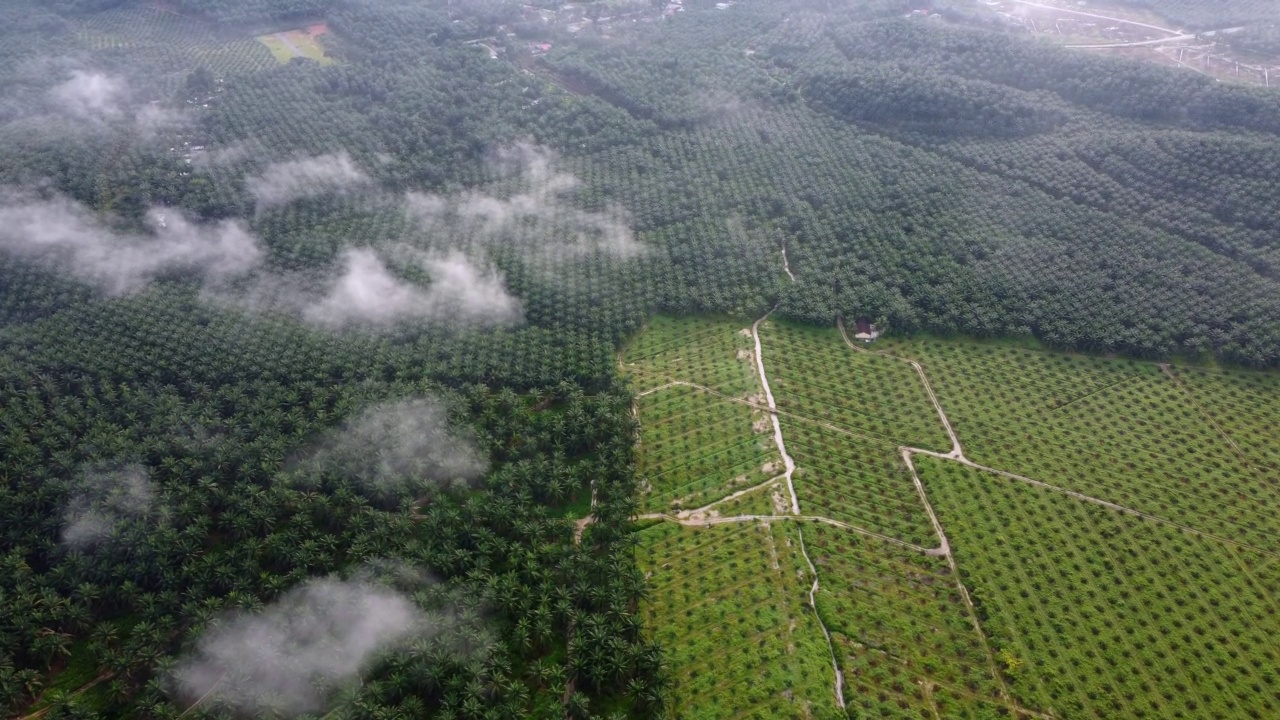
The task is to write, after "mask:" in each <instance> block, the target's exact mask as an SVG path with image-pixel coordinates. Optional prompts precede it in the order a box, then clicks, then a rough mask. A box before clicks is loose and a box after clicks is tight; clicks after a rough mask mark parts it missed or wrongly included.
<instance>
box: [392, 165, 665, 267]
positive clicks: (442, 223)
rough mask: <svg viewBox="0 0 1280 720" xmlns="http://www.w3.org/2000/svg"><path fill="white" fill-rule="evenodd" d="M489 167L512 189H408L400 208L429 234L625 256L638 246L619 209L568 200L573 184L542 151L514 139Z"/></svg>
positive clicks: (541, 251)
mask: <svg viewBox="0 0 1280 720" xmlns="http://www.w3.org/2000/svg"><path fill="white" fill-rule="evenodd" d="M495 166H496V169H497V170H498V172H499V173H500V174H501V175H503V176H504V177H505V178H507V181H508V182H509V183H510V184H512V185H513V186H514V188H515V189H514V191H512V192H510V193H509V194H505V195H499V194H494V193H485V192H480V191H474V190H473V191H468V192H464V193H459V194H456V195H451V196H441V195H431V194H424V193H409V194H408V195H407V196H406V198H405V211H406V213H407V214H408V216H409V218H410V219H411V220H413V221H415V222H416V223H418V224H419V225H420V226H421V227H422V228H423V229H424V230H426V231H427V232H428V233H429V234H431V235H435V236H439V237H444V238H456V239H457V240H458V241H466V242H474V243H479V244H481V245H482V246H490V245H502V246H504V247H515V248H517V249H518V250H520V251H522V252H524V253H526V254H538V255H549V256H551V257H565V256H570V257H572V256H575V255H582V254H587V253H592V252H605V253H608V254H610V255H614V256H617V257H621V258H630V257H635V256H637V255H640V254H641V253H643V252H644V246H643V245H641V244H640V243H639V242H638V241H637V240H636V238H635V234H634V233H633V232H632V230H631V227H630V224H629V220H628V217H627V214H626V212H625V210H623V209H622V208H620V207H616V206H615V207H611V208H609V211H608V212H595V211H590V210H583V209H581V208H578V207H575V206H574V205H573V204H572V203H571V202H570V198H569V197H568V196H569V194H570V193H572V192H573V191H574V190H575V189H576V188H577V187H579V185H580V184H581V183H580V182H579V180H578V179H577V178H576V177H574V176H573V175H570V174H568V173H566V172H563V171H561V170H559V169H557V167H556V158H555V155H554V154H553V153H552V152H551V151H550V150H549V149H547V148H543V147H540V146H537V145H533V144H530V143H522V144H519V145H516V146H514V147H511V148H508V149H505V150H503V151H501V152H499V153H498V154H497V156H496V160H495Z"/></svg>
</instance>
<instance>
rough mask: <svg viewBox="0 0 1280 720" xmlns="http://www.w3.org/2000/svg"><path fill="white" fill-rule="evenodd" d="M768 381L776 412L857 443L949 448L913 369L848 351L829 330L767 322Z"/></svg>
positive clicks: (763, 333)
mask: <svg viewBox="0 0 1280 720" xmlns="http://www.w3.org/2000/svg"><path fill="white" fill-rule="evenodd" d="M760 341H761V342H762V343H764V344H765V345H766V347H767V350H766V357H767V360H768V371H769V382H770V384H772V385H773V386H774V394H775V395H777V398H778V409H779V411H781V412H784V413H787V414H794V415H799V416H802V417H805V418H811V419H813V420H818V421H821V422H825V423H829V424H831V425H834V426H836V427H838V428H840V429H842V430H847V431H849V432H853V433H856V434H858V435H859V436H862V437H863V438H864V442H876V441H878V442H881V443H885V444H888V445H890V446H893V447H896V446H898V445H911V446H914V447H920V448H925V449H927V450H937V451H939V452H946V451H947V450H950V449H951V443H950V441H949V440H948V438H947V434H946V431H945V430H944V429H943V427H942V424H941V423H940V422H938V416H937V414H935V413H934V411H933V406H932V405H930V404H929V396H928V394H927V393H926V392H925V390H924V387H923V386H922V385H921V384H920V379H919V378H918V377H917V376H916V372H915V370H913V369H912V368H911V366H910V365H908V364H907V363H904V362H901V361H898V360H894V359H892V358H886V357H881V356H879V355H873V354H870V353H853V352H850V351H849V348H848V347H847V346H846V345H845V344H844V340H843V339H842V338H841V337H840V333H839V331H837V330H836V329H834V328H814V327H810V326H805V325H796V324H793V323H785V322H769V323H766V324H765V325H764V326H763V327H762V329H761V333H760Z"/></svg>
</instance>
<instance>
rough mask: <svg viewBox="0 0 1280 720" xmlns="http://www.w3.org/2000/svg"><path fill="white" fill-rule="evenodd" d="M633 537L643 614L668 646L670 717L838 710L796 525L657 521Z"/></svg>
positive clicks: (757, 715)
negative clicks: (645, 586) (644, 588)
mask: <svg viewBox="0 0 1280 720" xmlns="http://www.w3.org/2000/svg"><path fill="white" fill-rule="evenodd" d="M639 540H640V541H639V545H638V548H637V555H638V558H639V561H640V567H641V569H642V570H643V571H644V572H645V573H646V574H647V576H648V578H649V585H650V592H649V597H648V599H647V600H646V601H645V603H644V604H643V606H642V612H643V614H644V617H645V621H646V622H647V623H648V625H649V627H650V628H651V631H652V632H653V634H654V638H655V639H656V640H658V641H659V642H661V643H662V644H663V646H664V647H665V648H667V650H668V660H669V663H670V674H671V676H672V679H673V683H674V688H673V692H672V694H671V705H672V716H673V717H676V718H708V719H710V718H717V719H718V718H737V717H751V718H811V717H812V718H824V717H825V718H831V717H838V716H839V711H838V708H837V706H836V702H835V696H834V691H833V681H834V677H833V674H832V671H831V665H830V661H829V659H828V658H829V655H828V653H827V647H826V641H825V640H824V639H823V636H822V631H821V629H820V628H819V626H818V622H817V618H816V616H815V615H814V613H813V611H812V610H811V609H809V608H808V606H807V597H806V594H807V592H808V588H809V584H810V583H811V582H812V578H811V576H810V575H809V572H808V568H807V567H806V565H805V562H804V558H803V557H802V556H801V555H800V549H799V544H798V542H797V541H796V540H795V527H794V525H792V524H790V523H773V524H763V523H742V524H732V525H721V526H716V527H711V528H705V529H704V528H697V529H694V528H687V527H682V526H679V525H676V524H674V523H663V524H660V525H655V526H652V527H649V528H647V529H645V530H643V531H641V532H640V533H639Z"/></svg>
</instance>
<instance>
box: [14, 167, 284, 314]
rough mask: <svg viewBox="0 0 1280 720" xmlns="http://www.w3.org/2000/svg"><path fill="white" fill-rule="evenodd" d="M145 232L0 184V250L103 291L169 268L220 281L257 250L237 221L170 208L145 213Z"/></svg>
mask: <svg viewBox="0 0 1280 720" xmlns="http://www.w3.org/2000/svg"><path fill="white" fill-rule="evenodd" d="M146 221H147V225H148V227H149V229H150V231H151V233H150V234H149V235H144V234H130V233H124V232H119V231H117V230H115V229H113V228H110V227H108V226H106V225H105V224H104V223H103V222H102V220H101V219H100V218H99V217H98V216H97V215H96V214H94V213H92V212H90V211H89V210H88V209H87V208H85V207H84V206H83V205H80V204H79V203H76V202H74V201H72V200H70V199H67V198H65V197H62V196H53V197H50V198H38V197H35V196H32V195H30V194H25V193H20V192H17V191H0V251H4V252H7V253H9V254H11V255H13V256H16V257H18V258H21V259H24V260H28V261H32V262H36V263H38V264H41V265H44V266H46V267H49V268H52V269H56V270H60V271H63V272H65V273H68V274H70V275H73V276H75V277H76V278H78V279H80V280H82V281H85V282H87V283H90V284H92V285H95V286H97V287H98V288H100V289H101V290H103V291H104V292H105V293H107V294H108V295H112V296H118V295H124V294H128V293H133V292H138V291H139V290H142V289H144V288H145V287H146V286H147V285H148V284H149V283H151V282H152V281H154V280H155V279H156V278H157V277H159V276H161V275H164V274H166V273H171V272H195V273H198V274H200V275H202V276H203V278H204V280H205V282H208V283H214V284H220V283H224V282H226V281H228V280H229V279H231V278H234V277H236V276H239V275H243V274H245V273H248V272H250V271H252V270H253V269H255V268H256V267H258V266H259V265H260V264H261V263H262V261H263V259H264V257H265V253H264V250H263V248H262V246H261V244H260V242H259V241H258V239H257V238H256V237H255V236H254V235H253V234H251V233H250V232H249V231H248V229H247V228H246V227H245V226H244V224H243V223H241V222H239V221H236V220H224V221H222V222H218V223H215V224H209V225H204V224H199V223H194V222H192V221H190V220H188V219H187V218H186V217H185V216H184V215H183V214H182V213H180V212H177V211H174V210H165V209H159V208H156V209H152V210H151V211H150V212H149V213H148V214H147V218H146Z"/></svg>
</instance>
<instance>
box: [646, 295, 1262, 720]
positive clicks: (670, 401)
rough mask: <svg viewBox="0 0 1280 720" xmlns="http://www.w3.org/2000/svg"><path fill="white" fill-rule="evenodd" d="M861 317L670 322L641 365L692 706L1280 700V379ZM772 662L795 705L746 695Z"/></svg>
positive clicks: (1072, 709)
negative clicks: (849, 331)
mask: <svg viewBox="0 0 1280 720" xmlns="http://www.w3.org/2000/svg"><path fill="white" fill-rule="evenodd" d="M841 333H842V330H840V329H828V330H820V329H815V328H806V327H801V326H793V325H790V324H788V323H785V322H780V321H774V320H769V319H767V318H766V319H762V321H757V322H756V323H754V324H751V325H749V326H748V325H747V324H746V323H744V322H743V321H740V320H739V321H731V320H709V319H681V320H673V319H671V318H662V317H659V318H654V319H653V320H652V321H651V322H650V323H649V325H648V327H647V329H646V330H645V331H643V332H642V333H641V334H640V335H639V336H638V337H637V338H636V339H635V340H633V342H632V343H631V345H630V346H629V347H628V348H627V350H625V351H624V353H623V355H622V356H621V357H620V363H621V365H622V368H623V370H624V372H626V373H628V374H629V375H630V376H631V377H632V380H633V382H634V383H635V386H636V389H637V394H638V396H639V398H638V401H637V405H638V407H637V414H638V417H639V418H640V425H641V431H640V445H639V456H640V463H641V467H642V468H644V469H645V474H646V475H647V476H648V478H647V479H648V482H649V485H650V494H649V495H648V496H647V501H642V507H645V508H647V509H645V510H643V511H642V512H643V513H645V517H649V518H654V519H656V520H663V521H664V522H660V523H659V524H658V525H656V526H652V527H648V529H646V530H644V531H643V532H642V533H641V534H640V538H639V550H638V552H639V554H640V556H641V558H642V562H641V564H642V566H643V567H645V568H646V570H647V572H649V574H650V581H651V583H653V584H654V589H655V591H654V592H652V593H651V594H650V596H649V599H648V600H647V602H646V603H645V617H646V621H647V623H648V625H649V627H650V629H651V631H652V632H653V633H655V634H656V636H657V638H658V639H659V640H661V641H662V642H663V644H664V646H665V647H667V648H669V652H670V656H669V660H670V661H671V665H672V670H673V674H674V675H675V676H676V677H677V678H678V681H677V685H676V688H675V692H674V695H673V702H674V705H675V707H674V710H675V715H676V716H677V717H727V716H746V715H751V714H752V713H753V712H754V713H755V714H756V715H760V713H761V712H763V713H764V715H760V716H762V717H763V716H770V717H773V716H790V715H796V716H798V715H801V714H803V713H806V712H809V713H811V715H812V716H821V711H822V710H823V708H828V709H830V708H831V707H832V703H833V701H834V704H835V705H836V706H839V705H841V704H842V705H843V707H844V714H846V715H847V716H848V717H867V718H871V717H875V718H989V717H1020V718H1049V717H1098V718H1102V717H1123V718H1129V717H1133V718H1138V717H1147V718H1156V717H1160V718H1164V717H1185V718H1200V717H1204V718H1209V717H1212V718H1234V717H1241V718H1245V717H1271V716H1274V715H1275V714H1276V713H1277V711H1280V691H1277V689H1276V688H1277V686H1276V674H1275V670H1274V668H1275V667H1276V666H1277V664H1278V662H1277V661H1280V643H1277V642H1276V641H1275V639H1274V638H1276V637H1280V591H1277V588H1278V587H1280V521H1277V520H1276V519H1275V508H1276V507H1277V505H1278V504H1280V487H1277V484H1276V478H1277V477H1278V476H1280V443H1278V442H1277V433H1276V430H1275V427H1274V425H1273V422H1274V419H1275V418H1277V417H1280V376H1277V375H1276V374H1274V373H1260V372H1246V371H1238V370H1220V369H1210V368H1204V367H1196V366H1190V367H1183V366H1170V365H1165V364H1157V363H1149V362H1140V361H1133V360H1124V359H1120V360H1111V359H1101V358H1094V357H1087V356H1081V355H1074V354H1063V353H1055V352H1049V351H1043V350H1039V349H1031V348H1026V347H1020V346H1016V345H1014V344H1008V343H981V342H974V341H966V340H936V339H928V338H924V339H913V340H888V341H885V340H882V341H880V342H879V343H876V344H874V345H866V346H864V345H862V344H854V343H852V342H849V340H848V338H846V337H842V336H841ZM757 339H758V341H759V343H758V344H756V342H755V341H756V340H757ZM757 348H758V350H757ZM757 354H758V355H759V357H756V355H757ZM753 367H754V368H755V369H756V374H755V375H754V376H753V374H752V372H751V370H752V368H753ZM766 383H767V385H766ZM766 387H767V388H768V392H765V393H764V395H765V396H767V397H761V391H762V390H764V388H766ZM664 397H665V399H662V398H664ZM771 405H772V406H774V407H776V411H774V412H770V407H771ZM774 420H776V421H777V431H778V433H777V437H778V441H777V442H773V443H770V442H768V440H769V433H768V432H767V431H771V430H772V429H773V428H772V427H767V428H766V422H765V421H774ZM762 430H764V431H763V432H762ZM753 453H755V454H753ZM766 456H767V457H769V458H771V460H770V461H769V462H768V463H767V464H765V465H764V466H763V467H762V468H761V469H760V470H759V471H757V472H756V473H755V474H751V473H746V474H745V476H744V473H742V472H741V470H742V469H743V468H746V467H750V466H753V465H754V463H756V462H758V461H760V460H761V458H763V457H766ZM677 458H679V461H678V462H677V460H676V459H677ZM721 461H723V465H721V464H720V463H721ZM788 462H792V463H794V467H795V470H794V473H786V472H785V470H786V469H787V468H788V467H789V465H788V464H787V463H788ZM668 468H681V469H668ZM682 493H683V494H682ZM792 493H794V497H795V504H794V506H793V504H792V499H791V494H792ZM677 496H680V498H688V502H676V503H675V504H674V505H673V504H672V499H673V498H676V497H677ZM654 513H657V514H654ZM788 521H789V522H788ZM766 536H767V538H768V542H766V543H764V549H762V547H761V545H760V539H762V538H766ZM745 538H754V539H755V540H756V541H755V542H754V543H748V542H746V540H745ZM793 542H794V544H795V545H796V546H798V547H793V545H792V544H793ZM677 546H678V548H679V549H678V551H677V550H676V549H674V548H676V547H677ZM779 549H783V550H785V552H783V554H782V555H780V556H778V557H780V558H784V559H783V560H774V559H768V558H773V557H774V556H773V555H772V554H769V553H772V552H775V551H778V550H779ZM788 553H789V554H788ZM671 558H678V559H676V560H673V559H671ZM762 562H765V564H767V563H769V562H777V563H778V567H776V568H773V571H775V572H772V574H770V573H765V574H764V575H762V574H761V573H762V572H764V571H763V570H760V569H759V568H757V567H756V566H758V565H760V564H761V563H762ZM787 562H790V563H791V564H792V567H793V570H794V571H793V572H784V571H780V568H781V569H785V568H786V567H787V564H786V563H787ZM806 565H807V566H808V567H809V568H810V569H811V570H810V572H808V573H806V572H803V570H804V569H805V566H806ZM752 568H756V569H755V570H753V569H752ZM677 575H679V576H680V577H681V578H685V579H684V580H683V583H682V584H681V581H680V580H677V579H676V576H677ZM765 576H767V577H769V578H770V581H769V584H768V585H767V593H769V594H770V597H774V598H788V597H790V598H792V599H793V600H794V599H795V598H799V599H800V601H801V602H800V604H799V605H795V606H788V607H794V609H795V613H794V614H792V615H789V616H787V617H786V619H785V620H784V619H783V618H782V617H781V616H778V615H772V614H769V613H767V612H765V611H764V610H762V609H760V608H761V607H762V605H761V603H766V604H765V605H763V607H764V608H767V609H775V610H776V607H773V606H770V605H769V604H767V601H765V600H761V599H757V598H755V597H754V594H753V593H757V592H766V585H765V584H764V583H759V580H760V578H762V577H765ZM745 577H753V578H755V579H756V580H757V582H758V584H759V585H760V587H758V588H751V589H750V590H748V589H747V587H748V585H744V584H743V582H744V578H745ZM673 583H675V584H676V587H678V588H679V592H677V591H676V590H675V589H673ZM779 583H781V584H779ZM806 593H808V594H809V599H808V600H806V598H805V594H806ZM772 602H774V603H775V604H776V603H777V602H783V601H781V600H777V601H772ZM711 612H714V613H715V614H714V615H713V616H710V617H708V613H711ZM762 613H764V616H762ZM806 622H810V623H812V624H811V625H809V626H806V625H805V624H804V623H806ZM744 624H748V625H750V627H752V628H754V632H753V633H745V632H737V631H735V628H740V627H742V626H743V625H744ZM804 627H810V629H809V630H807V631H804V632H805V633H807V635H804V638H805V639H803V640H800V639H797V638H798V637H799V636H798V635H796V634H797V633H801V632H802V628H804ZM784 628H790V629H789V630H786V631H785V632H787V633H791V634H792V635H791V636H790V637H792V640H790V641H789V642H788V643H787V647H789V648H791V647H794V649H795V652H781V653H780V652H778V651H776V650H770V649H769V648H771V647H776V645H777V644H778V643H779V642H780V640H779V637H780V634H783V633H784ZM730 631H733V632H730ZM713 647H714V649H712V648H713ZM806 653H807V654H806ZM738 657H745V658H751V659H749V660H748V661H747V662H746V664H733V663H727V662H726V660H725V659H726V658H738ZM761 658H769V659H770V663H769V666H768V667H769V675H768V676H767V677H768V678H769V679H770V681H771V682H772V681H775V680H776V679H777V678H780V677H785V678H787V682H789V683H792V684H790V685H786V687H787V688H788V689H789V694H787V695H785V696H784V697H785V699H786V703H787V704H785V705H783V704H778V703H779V701H778V697H777V695H778V693H777V689H776V686H775V685H762V686H761V687H760V688H758V689H759V690H760V692H758V693H756V694H754V695H751V696H750V698H749V699H748V698H747V696H742V697H736V696H734V692H733V690H731V688H734V687H740V686H741V687H748V686H751V687H752V689H753V690H755V689H757V688H755V687H754V686H752V685H751V681H752V679H754V678H756V677H758V676H759V673H760V670H759V668H758V667H757V666H756V665H753V664H752V663H755V662H758V661H759V660H760V659H761ZM833 658H834V664H832V662H831V660H832V659H833ZM717 662H718V663H719V664H717ZM709 667H714V669H715V674H716V677H717V683H716V687H715V688H712V687H711V686H709V685H707V684H706V683H707V682H708V681H706V680H705V675H704V674H705V673H707V672H709V670H708V669H707V668H709ZM815 668H819V669H820V676H821V677H820V679H815V678H814V677H813V674H814V673H815V672H819V670H815ZM700 678H702V679H701V680H700ZM798 678H803V680H802V681H801V680H800V679H798ZM766 687H767V688H768V690H767V691H766ZM729 696H734V697H733V700H732V702H738V703H739V704H736V705H734V706H733V707H729V706H726V705H724V704H723V703H725V702H730V701H729V700H727V699H726V697H729ZM797 699H801V700H803V701H804V702H805V703H807V704H795V703H796V701H797Z"/></svg>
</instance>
